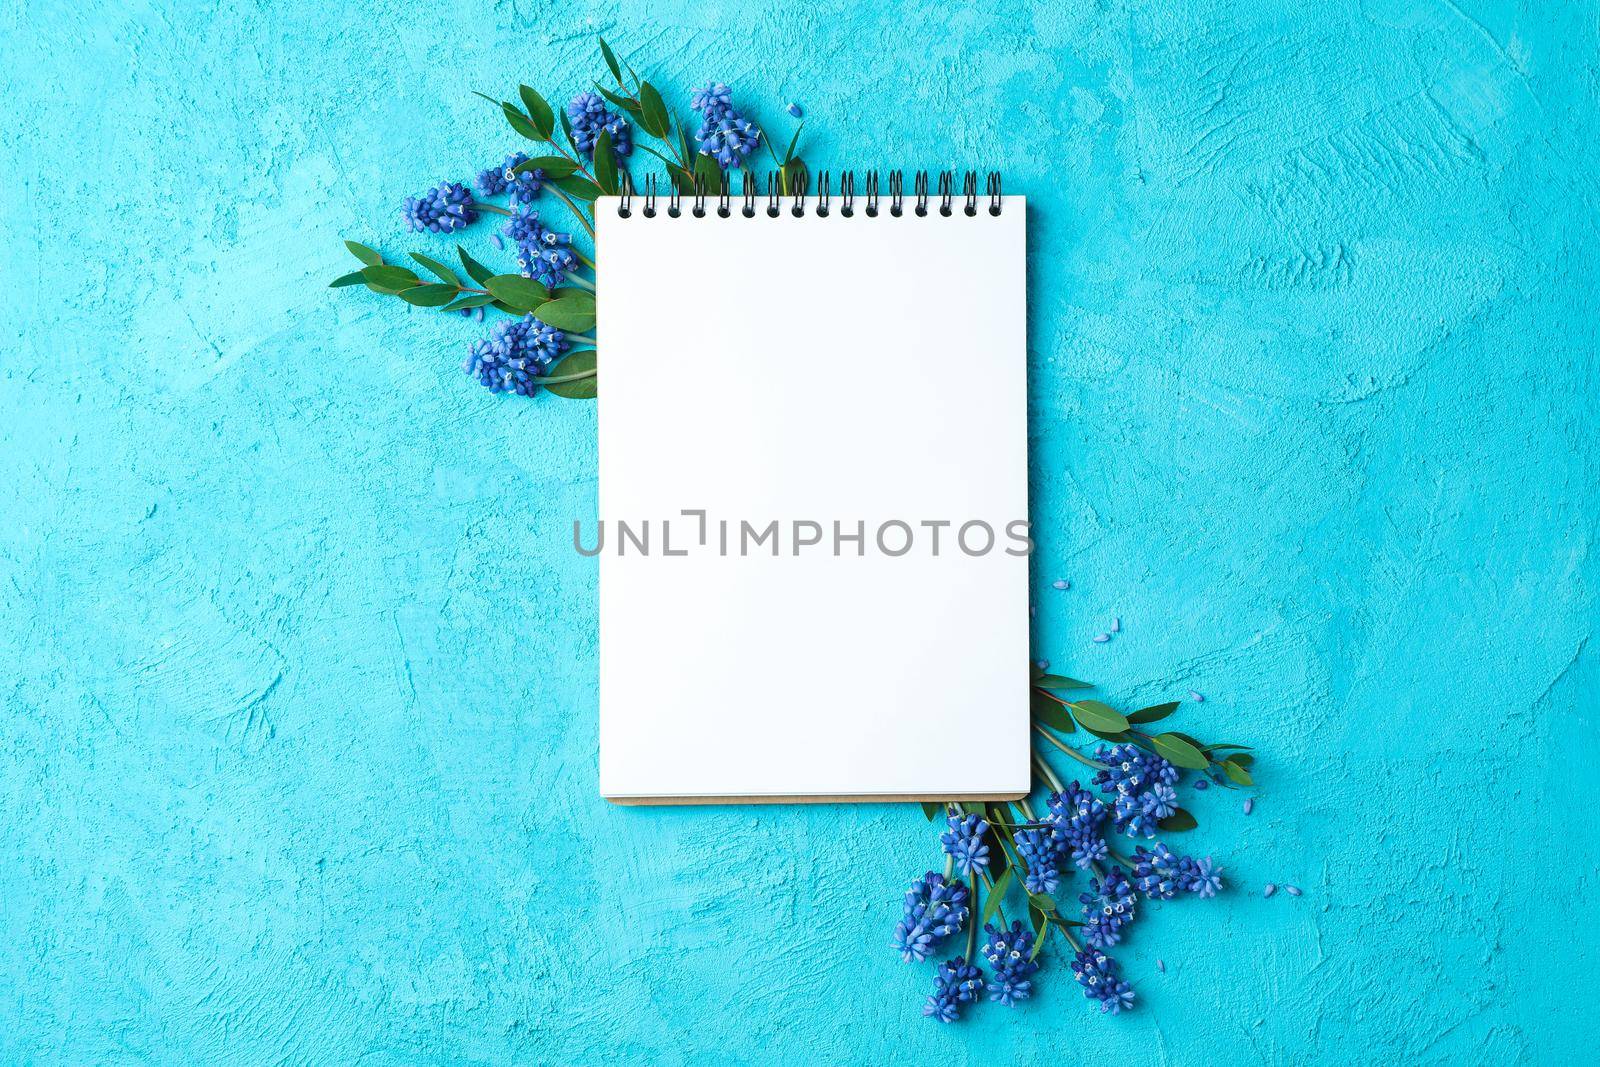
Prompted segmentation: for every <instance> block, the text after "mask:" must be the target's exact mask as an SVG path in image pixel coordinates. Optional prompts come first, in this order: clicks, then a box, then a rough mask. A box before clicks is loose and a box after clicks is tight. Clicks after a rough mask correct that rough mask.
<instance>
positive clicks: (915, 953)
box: [894, 871, 972, 963]
mask: <svg viewBox="0 0 1600 1067" xmlns="http://www.w3.org/2000/svg"><path fill="white" fill-rule="evenodd" d="M971 899H972V896H971V894H970V893H969V892H968V891H967V886H966V883H965V882H950V881H946V880H945V877H944V875H942V874H936V873H935V872H933V871H929V872H928V873H927V874H925V875H923V876H922V877H921V878H918V879H917V880H916V881H915V882H912V883H911V888H910V889H908V890H907V891H906V900H905V913H904V914H903V915H902V916H901V918H900V921H899V922H898V923H897V924H895V928H894V947H895V948H896V949H897V950H898V951H899V953H900V955H901V958H902V959H904V960H905V961H906V962H907V963H909V962H911V961H912V960H916V961H917V962H918V963H921V962H922V961H923V960H925V959H927V958H928V956H929V955H930V954H931V953H932V952H933V950H934V949H936V948H938V947H939V945H940V943H941V942H943V941H944V939H945V938H947V937H949V936H950V935H951V934H953V933H955V932H956V931H957V930H960V929H961V928H962V927H963V926H965V925H967V915H968V913H969V912H970V911H971V909H970V908H969V907H968V902H969V901H970V900H971Z"/></svg>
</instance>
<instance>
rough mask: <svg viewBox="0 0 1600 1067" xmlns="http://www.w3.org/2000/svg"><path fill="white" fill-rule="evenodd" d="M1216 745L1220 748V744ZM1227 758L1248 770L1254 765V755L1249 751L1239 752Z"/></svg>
mask: <svg viewBox="0 0 1600 1067" xmlns="http://www.w3.org/2000/svg"><path fill="white" fill-rule="evenodd" d="M1218 747H1219V748H1220V747H1222V746H1220V745H1219V746H1218ZM1228 760H1229V761H1230V762H1233V763H1237V764H1238V765H1239V766H1241V767H1243V768H1245V769H1246V770H1249V769H1250V768H1251V767H1254V766H1255V763H1256V758H1255V757H1254V756H1252V755H1250V753H1248V752H1241V753H1239V754H1238V755H1237V756H1229V757H1228Z"/></svg>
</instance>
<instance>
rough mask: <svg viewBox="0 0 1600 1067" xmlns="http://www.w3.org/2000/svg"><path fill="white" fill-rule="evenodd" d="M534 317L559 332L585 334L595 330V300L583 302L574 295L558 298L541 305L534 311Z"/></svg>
mask: <svg viewBox="0 0 1600 1067" xmlns="http://www.w3.org/2000/svg"><path fill="white" fill-rule="evenodd" d="M585 295H587V294H585ZM533 315H534V318H536V319H538V320H539V321H540V322H542V323H544V324H546V325H547V326H554V327H555V328H556V329H558V330H565V331H566V332H568V333H583V332H584V331H586V330H590V329H593V328H594V318H595V314H594V299H593V298H592V297H591V298H590V299H588V300H582V299H579V298H577V297H576V296H573V295H568V296H562V297H557V298H556V299H554V300H547V301H545V302H544V303H542V304H540V305H539V306H538V307H537V308H535V309H534V311H533Z"/></svg>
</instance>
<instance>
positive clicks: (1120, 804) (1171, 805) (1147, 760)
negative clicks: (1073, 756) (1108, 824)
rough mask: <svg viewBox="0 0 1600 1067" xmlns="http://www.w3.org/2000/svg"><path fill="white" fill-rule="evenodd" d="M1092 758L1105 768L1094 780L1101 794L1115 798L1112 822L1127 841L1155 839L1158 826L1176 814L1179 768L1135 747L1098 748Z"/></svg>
mask: <svg viewBox="0 0 1600 1067" xmlns="http://www.w3.org/2000/svg"><path fill="white" fill-rule="evenodd" d="M1095 758H1096V759H1098V760H1099V761H1100V762H1101V763H1104V764H1107V765H1108V766H1107V768H1106V769H1105V770H1103V771H1099V772H1097V773H1096V774H1095V776H1094V784H1095V785H1097V786H1099V787H1100V791H1101V792H1103V793H1111V794H1113V795H1114V796H1115V800H1114V802H1113V804H1112V809H1111V818H1112V822H1113V823H1114V824H1115V825H1116V828H1117V829H1118V830H1119V831H1121V832H1122V833H1125V834H1127V835H1128V836H1129V837H1154V836H1156V825H1157V823H1158V822H1159V821H1160V820H1162V819H1165V818H1166V817H1167V816H1169V815H1171V814H1172V813H1173V812H1175V811H1177V810H1178V794H1177V791H1176V790H1175V789H1173V786H1174V785H1176V784H1177V781H1178V768H1176V767H1174V766H1173V765H1172V764H1171V763H1169V762H1167V761H1166V760H1164V759H1162V758H1161V757H1160V756H1157V755H1155V754H1153V753H1147V752H1142V751H1140V750H1139V748H1138V747H1137V746H1134V745H1115V746H1112V747H1109V748H1108V747H1106V746H1104V745H1102V746H1100V749H1099V751H1097V752H1096V753H1095Z"/></svg>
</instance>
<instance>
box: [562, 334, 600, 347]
mask: <svg viewBox="0 0 1600 1067" xmlns="http://www.w3.org/2000/svg"><path fill="white" fill-rule="evenodd" d="M567 340H569V341H576V342H577V343H578V344H583V345H592V344H595V343H597V342H596V341H595V339H594V338H593V337H590V336H589V335H588V334H586V333H569V334H567Z"/></svg>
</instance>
